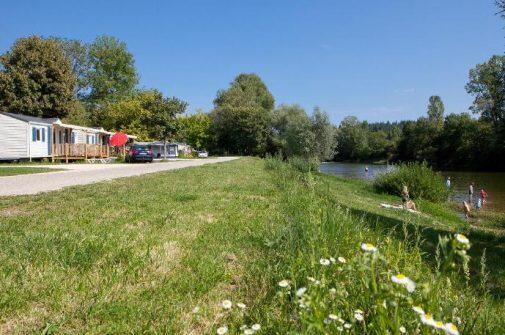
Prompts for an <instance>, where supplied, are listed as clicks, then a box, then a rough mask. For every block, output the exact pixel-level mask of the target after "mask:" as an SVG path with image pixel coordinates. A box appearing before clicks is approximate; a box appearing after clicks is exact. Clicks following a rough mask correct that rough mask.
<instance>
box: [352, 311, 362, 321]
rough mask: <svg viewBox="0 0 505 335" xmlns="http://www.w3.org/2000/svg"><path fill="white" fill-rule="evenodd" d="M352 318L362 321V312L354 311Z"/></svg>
mask: <svg viewBox="0 0 505 335" xmlns="http://www.w3.org/2000/svg"><path fill="white" fill-rule="evenodd" d="M354 318H355V319H356V320H358V321H363V319H364V318H363V314H361V313H354Z"/></svg>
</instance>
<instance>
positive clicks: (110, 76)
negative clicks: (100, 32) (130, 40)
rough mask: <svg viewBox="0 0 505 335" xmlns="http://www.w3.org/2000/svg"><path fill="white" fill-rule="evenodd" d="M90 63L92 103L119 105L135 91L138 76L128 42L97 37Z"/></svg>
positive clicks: (91, 49)
mask: <svg viewBox="0 0 505 335" xmlns="http://www.w3.org/2000/svg"><path fill="white" fill-rule="evenodd" d="M89 62H90V66H91V70H90V71H89V85H90V93H89V96H88V99H89V101H90V102H91V103H93V104H102V103H104V102H115V101H118V100H120V99H122V98H124V97H126V96H128V95H130V94H131V93H132V92H133V90H134V88H135V86H136V85H137V82H138V76H137V70H136V69H135V64H134V63H135V61H134V58H133V55H132V54H131V53H130V52H129V51H128V49H127V47H126V43H124V42H122V41H120V40H118V39H117V38H115V37H112V36H105V35H104V36H99V37H97V38H96V39H95V41H94V42H93V43H92V44H91V45H90V47H89Z"/></svg>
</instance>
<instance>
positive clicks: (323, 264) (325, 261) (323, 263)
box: [319, 258, 330, 266]
mask: <svg viewBox="0 0 505 335" xmlns="http://www.w3.org/2000/svg"><path fill="white" fill-rule="evenodd" d="M319 264H321V265H322V266H328V265H330V260H329V259H326V258H321V259H320V260H319Z"/></svg>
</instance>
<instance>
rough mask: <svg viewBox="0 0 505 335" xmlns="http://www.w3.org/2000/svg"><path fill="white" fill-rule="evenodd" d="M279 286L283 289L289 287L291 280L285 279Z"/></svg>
mask: <svg viewBox="0 0 505 335" xmlns="http://www.w3.org/2000/svg"><path fill="white" fill-rule="evenodd" d="M279 286H280V287H282V288H286V287H289V280H286V279H283V280H281V281H280V282H279Z"/></svg>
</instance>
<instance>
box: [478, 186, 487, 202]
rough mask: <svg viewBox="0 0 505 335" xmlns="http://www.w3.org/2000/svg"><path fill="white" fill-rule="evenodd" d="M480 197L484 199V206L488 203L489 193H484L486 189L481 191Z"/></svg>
mask: <svg viewBox="0 0 505 335" xmlns="http://www.w3.org/2000/svg"><path fill="white" fill-rule="evenodd" d="M480 197H481V199H482V204H483V205H484V204H485V203H486V199H487V192H486V191H484V189H481V190H480Z"/></svg>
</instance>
